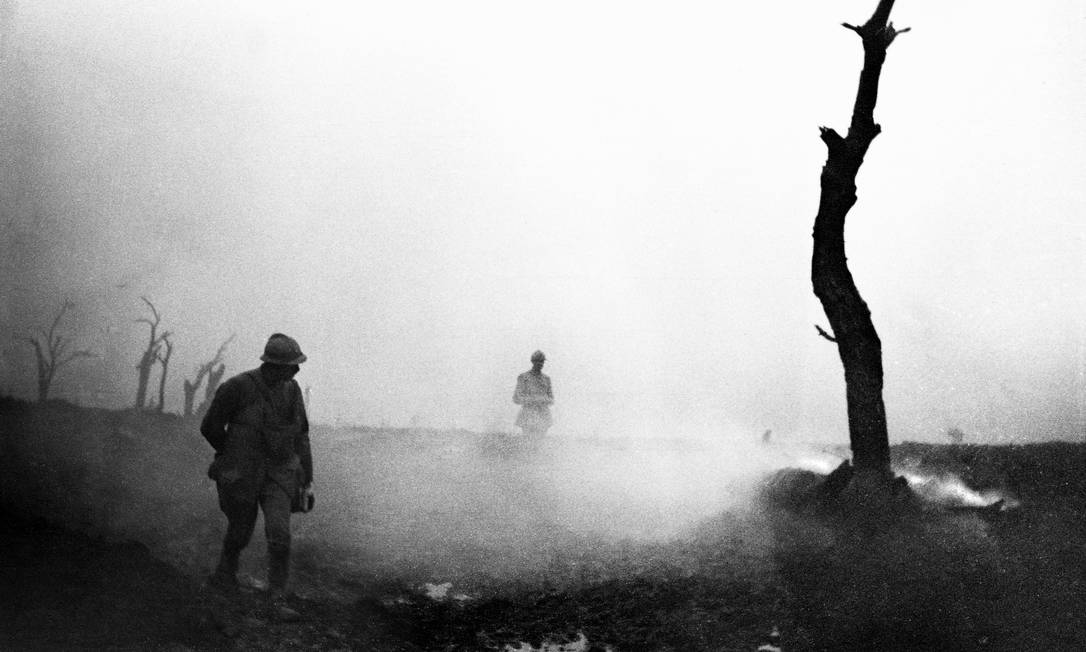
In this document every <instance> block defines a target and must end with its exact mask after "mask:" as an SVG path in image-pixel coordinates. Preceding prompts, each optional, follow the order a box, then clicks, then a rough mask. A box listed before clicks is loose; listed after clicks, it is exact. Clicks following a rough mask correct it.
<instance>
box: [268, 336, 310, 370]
mask: <svg viewBox="0 0 1086 652" xmlns="http://www.w3.org/2000/svg"><path fill="white" fill-rule="evenodd" d="M260 359H261V360H262V361H264V362H267V363H268V364H281V365H296V364H302V363H303V362H305V361H306V357H305V354H304V353H302V347H300V346H298V341H297V340H295V339H294V338H293V337H289V336H287V335H283V334H282V333H275V334H273V335H272V336H271V337H269V338H268V343H267V344H265V345H264V355H262V356H260Z"/></svg>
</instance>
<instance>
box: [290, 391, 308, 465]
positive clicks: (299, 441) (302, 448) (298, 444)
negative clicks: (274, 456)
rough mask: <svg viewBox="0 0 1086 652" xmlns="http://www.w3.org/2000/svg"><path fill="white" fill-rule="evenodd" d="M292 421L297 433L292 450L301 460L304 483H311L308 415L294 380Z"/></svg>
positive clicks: (300, 392)
mask: <svg viewBox="0 0 1086 652" xmlns="http://www.w3.org/2000/svg"><path fill="white" fill-rule="evenodd" d="M292 382H294V381H292ZM294 422H295V423H296V424H298V434H297V435H296V436H295V437H294V452H295V453H297V455H298V459H299V460H301V462H302V471H303V472H304V473H305V483H306V484H312V482H313V452H312V450H311V449H310V447H309V415H307V414H306V413H305V401H304V400H303V399H302V390H301V387H299V386H298V383H297V382H294Z"/></svg>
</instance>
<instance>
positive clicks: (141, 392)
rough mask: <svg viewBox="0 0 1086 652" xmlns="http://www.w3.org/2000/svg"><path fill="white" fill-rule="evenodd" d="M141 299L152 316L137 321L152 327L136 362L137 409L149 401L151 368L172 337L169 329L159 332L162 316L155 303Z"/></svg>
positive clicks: (140, 408) (145, 298)
mask: <svg viewBox="0 0 1086 652" xmlns="http://www.w3.org/2000/svg"><path fill="white" fill-rule="evenodd" d="M140 299H143V302H144V303H146V304H147V307H148V308H150V309H151V317H150V318H148V317H141V318H139V319H137V320H136V323H143V324H147V325H148V326H150V327H151V332H150V335H149V337H148V338H147V348H146V349H145V350H144V351H143V355H141V356H140V361H139V363H137V364H136V372H137V376H136V381H137V384H136V409H137V410H142V409H143V408H144V406H145V405H146V403H147V383H148V381H149V380H150V378H151V369H152V368H153V367H154V366H155V362H158V358H159V350H160V349H161V348H162V344H163V342H164V341H166V340H167V339H169V337H170V332H169V331H163V332H162V333H159V332H158V326H159V324H161V323H162V316H161V315H159V314H158V310H156V309H155V305H154V304H153V303H151V302H150V301H149V300H148V299H147V297H140Z"/></svg>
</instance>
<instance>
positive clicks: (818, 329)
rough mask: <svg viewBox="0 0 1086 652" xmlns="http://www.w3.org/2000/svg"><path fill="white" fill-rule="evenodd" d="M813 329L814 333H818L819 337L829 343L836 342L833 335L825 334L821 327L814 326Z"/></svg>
mask: <svg viewBox="0 0 1086 652" xmlns="http://www.w3.org/2000/svg"><path fill="white" fill-rule="evenodd" d="M814 327H815V330H816V331H818V334H819V335H820V336H822V337H824V338H826V339H827V340H829V341H831V342H836V341H837V338H836V337H834V336H833V335H830V334H829V333H827V332H826V331H825V330H823V329H822V327H821V326H819V325H818V324H815V325H814Z"/></svg>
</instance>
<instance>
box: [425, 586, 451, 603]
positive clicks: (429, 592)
mask: <svg viewBox="0 0 1086 652" xmlns="http://www.w3.org/2000/svg"><path fill="white" fill-rule="evenodd" d="M451 588H452V582H442V583H441V584H431V583H430V582H427V583H426V584H423V585H422V590H423V591H424V592H425V593H426V597H428V598H430V599H431V600H444V599H445V598H446V597H447V596H448V595H449V589H451Z"/></svg>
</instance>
